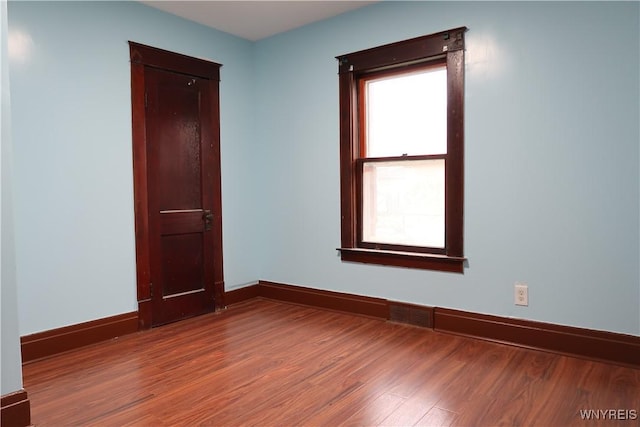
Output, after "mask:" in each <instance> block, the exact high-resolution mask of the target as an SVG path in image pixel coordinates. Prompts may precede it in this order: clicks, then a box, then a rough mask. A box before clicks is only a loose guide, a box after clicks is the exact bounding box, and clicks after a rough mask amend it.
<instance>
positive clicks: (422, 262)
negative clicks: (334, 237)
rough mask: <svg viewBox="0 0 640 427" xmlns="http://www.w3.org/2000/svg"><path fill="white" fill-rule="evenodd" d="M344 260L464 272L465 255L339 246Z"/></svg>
mask: <svg viewBox="0 0 640 427" xmlns="http://www.w3.org/2000/svg"><path fill="white" fill-rule="evenodd" d="M338 250H339V251H340V257H341V259H342V261H348V262H361V263H365V264H379V265H390V266H395V267H406V268H419V269H423V270H436V271H447V272H451V273H463V268H464V263H465V261H466V258H464V257H452V256H447V255H437V254H422V253H415V252H398V251H381V250H376V249H362V248H338Z"/></svg>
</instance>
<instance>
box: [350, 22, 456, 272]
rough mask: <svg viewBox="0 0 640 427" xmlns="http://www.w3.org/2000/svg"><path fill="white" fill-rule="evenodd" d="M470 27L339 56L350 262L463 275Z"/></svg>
mask: <svg viewBox="0 0 640 427" xmlns="http://www.w3.org/2000/svg"><path fill="white" fill-rule="evenodd" d="M465 31H466V28H456V29H453V30H448V31H444V32H441V33H437V34H432V35H428V36H424V37H418V38H415V39H411V40H406V41H402V42H398V43H393V44H389V45H385V46H380V47H376V48H373V49H368V50H364V51H360V52H355V53H351V54H347V55H342V56H339V57H338V61H339V85H340V171H341V172H340V175H341V178H340V179H341V214H342V242H341V248H340V252H341V256H342V259H343V260H345V261H355V262H365V263H373V264H385V265H395V266H403V267H412V268H424V269H433V270H442V271H452V272H462V271H463V263H464V260H465V258H464V256H463V234H462V232H463V206H464V201H463V194H464V187H463V184H464V175H463V170H464V169H463V166H464V164H463V160H464V157H463V153H464V150H463V148H464V133H463V131H464V121H463V113H464V111H463V101H464V89H463V86H464V33H465Z"/></svg>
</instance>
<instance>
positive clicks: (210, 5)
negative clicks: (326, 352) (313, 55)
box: [141, 0, 376, 41]
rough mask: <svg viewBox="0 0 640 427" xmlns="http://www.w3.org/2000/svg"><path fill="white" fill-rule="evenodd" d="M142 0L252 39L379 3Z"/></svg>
mask: <svg viewBox="0 0 640 427" xmlns="http://www.w3.org/2000/svg"><path fill="white" fill-rule="evenodd" d="M141 2H142V3H144V4H146V5H148V6H151V7H155V8H156V9H160V10H163V11H165V12H169V13H171V14H173V15H177V16H180V17H182V18H186V19H189V20H191V21H195V22H198V23H200V24H204V25H207V26H209V27H212V28H215V29H217V30H220V31H224V32H226V33H230V34H233V35H236V36H238V37H242V38H244V39H248V40H251V41H257V40H260V39H263V38H266V37H269V36H272V35H274V34H278V33H282V32H285V31H289V30H292V29H294V28H298V27H301V26H303V25H306V24H310V23H312V22H317V21H321V20H323V19H327V18H330V17H332V16H336V15H340V14H341V13H344V12H348V11H350V10H353V9H357V8H359V7H363V6H367V5H369V4H371V3H376V2H375V1H359V0H358V1H340V0H329V1H326V0H325V1H316V0H295V1H291V0H289V1H270V0H262V1H244V0H236V1H218V0H200V1H186V0H182V1H177V0H146V1H144V0H141Z"/></svg>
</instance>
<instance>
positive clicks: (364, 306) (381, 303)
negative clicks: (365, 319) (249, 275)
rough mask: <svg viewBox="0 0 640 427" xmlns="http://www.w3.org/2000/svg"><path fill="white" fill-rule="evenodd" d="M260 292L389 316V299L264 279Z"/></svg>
mask: <svg viewBox="0 0 640 427" xmlns="http://www.w3.org/2000/svg"><path fill="white" fill-rule="evenodd" d="M258 294H259V295H260V296H261V297H263V298H268V299H273V300H277V301H285V302H291V303H294V304H301V305H306V306H311V307H317V308H324V309H328V310H334V311H342V312H346V313H351V314H358V315H362V316H369V317H377V318H380V319H388V318H389V307H388V305H387V300H385V299H382V298H372V297H365V296H361V295H354V294H345V293H341V292H332V291H325V290H320V289H313V288H305V287H301V286H293V285H284V284H281V283H274V282H267V281H263V280H261V281H260V282H259V283H258Z"/></svg>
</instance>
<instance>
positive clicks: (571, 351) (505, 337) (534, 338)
mask: <svg viewBox="0 0 640 427" xmlns="http://www.w3.org/2000/svg"><path fill="white" fill-rule="evenodd" d="M230 294H231V295H230ZM256 297H262V298H268V299H273V300H277V301H285V302H291V303H295V304H301V305H307V306H311V307H317V308H324V309H330V310H335V311H342V312H346V313H352V314H359V315H366V316H371V317H377V318H381V319H387V320H390V321H394V322H400V323H407V324H411V325H416V326H421V327H425V328H433V329H434V330H436V331H439V332H446V333H453V334H457V335H464V336H467V337H471V338H478V339H483V340H488V341H493V342H499V343H502V344H509V345H515V346H519V347H525V348H531V349H535V350H543V351H550V352H554V353H559V354H565V355H570V356H577V357H581V358H585V359H590V360H597V361H602V362H608V363H615V364H619V365H623V366H630V367H634V368H639V367H640V337H638V336H634V335H625V334H619V333H614V332H605V331H597V330H592V329H584V328H577V327H572V326H563V325H555V324H552V323H543V322H534V321H531V320H525V319H513V318H509V317H500V316H492V315H484V314H478V313H471V312H465V311H459V310H451V309H446V308H439V307H435V308H434V307H428V306H422V305H416V304H408V303H402V302H396V301H389V300H385V299H382V298H371V297H365V296H360V295H353V294H344V293H340V292H330V291H324V290H319V289H312V288H305V287H300V286H292V285H284V284H280V283H274V282H267V281H262V280H261V281H260V282H258V284H256V285H251V286H248V287H246V288H240V289H236V290H234V291H231V292H229V293H227V301H228V303H229V304H235V303H238V302H242V301H245V300H248V299H251V298H256Z"/></svg>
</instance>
